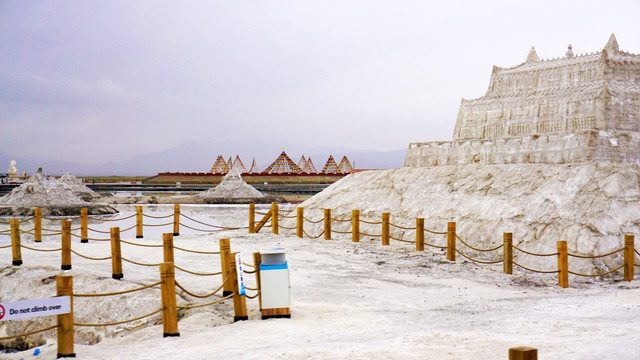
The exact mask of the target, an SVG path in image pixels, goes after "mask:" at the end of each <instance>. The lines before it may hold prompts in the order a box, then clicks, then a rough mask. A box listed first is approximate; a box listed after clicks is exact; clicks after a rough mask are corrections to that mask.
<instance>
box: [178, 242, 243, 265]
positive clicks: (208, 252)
mask: <svg viewBox="0 0 640 360" xmlns="http://www.w3.org/2000/svg"><path fill="white" fill-rule="evenodd" d="M173 248H174V249H176V250H181V251H185V252H190V253H194V254H207V255H217V254H220V251H200V250H191V249H185V248H181V247H179V246H175V245H174V246H173ZM243 265H244V264H243Z"/></svg>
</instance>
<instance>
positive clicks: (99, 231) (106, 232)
mask: <svg viewBox="0 0 640 360" xmlns="http://www.w3.org/2000/svg"><path fill="white" fill-rule="evenodd" d="M87 230H91V231H95V232H97V233H102V234H110V233H111V231H102V230H98V229H93V228H90V227H87Z"/></svg>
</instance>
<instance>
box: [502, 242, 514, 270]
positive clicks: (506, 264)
mask: <svg viewBox="0 0 640 360" xmlns="http://www.w3.org/2000/svg"><path fill="white" fill-rule="evenodd" d="M512 240H513V234H512V233H503V234H502V241H503V246H502V271H504V273H505V274H513V242H512Z"/></svg>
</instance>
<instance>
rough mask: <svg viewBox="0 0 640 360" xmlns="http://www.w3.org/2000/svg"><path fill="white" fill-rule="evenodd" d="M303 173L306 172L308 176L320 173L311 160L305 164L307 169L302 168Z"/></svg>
mask: <svg viewBox="0 0 640 360" xmlns="http://www.w3.org/2000/svg"><path fill="white" fill-rule="evenodd" d="M302 171H304V172H306V173H307V174H316V173H317V172H318V170H317V169H316V166H315V165H313V161H311V158H308V159H307V163H306V164H305V167H304V168H302Z"/></svg>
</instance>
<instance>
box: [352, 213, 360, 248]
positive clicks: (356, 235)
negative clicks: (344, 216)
mask: <svg viewBox="0 0 640 360" xmlns="http://www.w3.org/2000/svg"><path fill="white" fill-rule="evenodd" d="M351 241H353V242H360V210H351Z"/></svg>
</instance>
